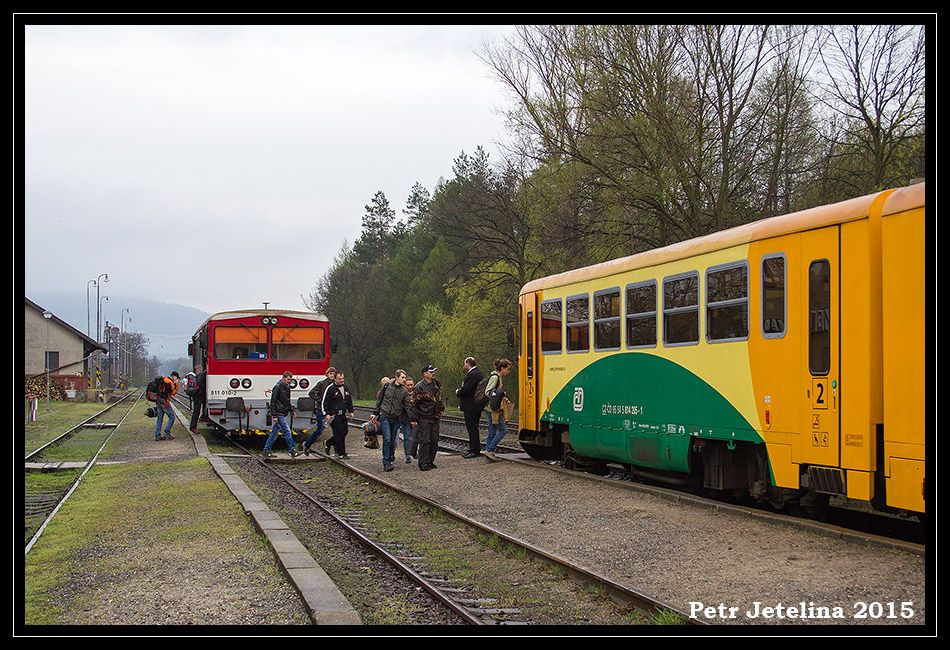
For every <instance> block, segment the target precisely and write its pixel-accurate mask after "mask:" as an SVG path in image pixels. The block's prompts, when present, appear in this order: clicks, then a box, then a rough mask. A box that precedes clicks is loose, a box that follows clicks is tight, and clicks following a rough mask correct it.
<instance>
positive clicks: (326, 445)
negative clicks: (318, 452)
mask: <svg viewBox="0 0 950 650" xmlns="http://www.w3.org/2000/svg"><path fill="white" fill-rule="evenodd" d="M323 446H324V447H326V450H327V453H328V454H329V453H330V441H329V440H327V441H326V442H325V443H323Z"/></svg>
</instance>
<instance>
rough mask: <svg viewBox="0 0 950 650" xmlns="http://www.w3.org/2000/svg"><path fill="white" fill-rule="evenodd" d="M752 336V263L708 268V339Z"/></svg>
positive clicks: (734, 263) (719, 340) (741, 338)
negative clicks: (750, 303) (750, 284)
mask: <svg viewBox="0 0 950 650" xmlns="http://www.w3.org/2000/svg"><path fill="white" fill-rule="evenodd" d="M748 338H749V264H748V262H745V261H743V262H732V263H730V264H723V265H721V266H714V267H711V268H709V269H707V270H706V340H707V341H711V342H713V341H714V342H720V343H721V342H724V341H744V340H746V339H748Z"/></svg>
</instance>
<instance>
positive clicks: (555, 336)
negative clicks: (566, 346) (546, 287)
mask: <svg viewBox="0 0 950 650" xmlns="http://www.w3.org/2000/svg"><path fill="white" fill-rule="evenodd" d="M561 320H562V319H561V299H560V298H558V299H557V300H545V301H544V302H542V303H541V353H542V354H560V353H561Z"/></svg>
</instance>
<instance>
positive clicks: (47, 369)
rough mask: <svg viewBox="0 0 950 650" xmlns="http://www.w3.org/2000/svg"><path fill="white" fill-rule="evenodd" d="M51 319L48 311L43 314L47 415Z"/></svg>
mask: <svg viewBox="0 0 950 650" xmlns="http://www.w3.org/2000/svg"><path fill="white" fill-rule="evenodd" d="M52 317H53V313H52V312H50V311H44V312H43V318H45V319H46V412H47V413H49V319H51V318H52Z"/></svg>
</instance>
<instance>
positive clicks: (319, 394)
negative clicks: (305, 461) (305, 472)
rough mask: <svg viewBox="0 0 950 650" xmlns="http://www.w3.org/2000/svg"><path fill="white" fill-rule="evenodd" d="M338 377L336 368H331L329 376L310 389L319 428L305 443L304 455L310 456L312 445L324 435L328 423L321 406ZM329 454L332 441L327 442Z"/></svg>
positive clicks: (315, 429) (328, 371) (328, 372)
mask: <svg viewBox="0 0 950 650" xmlns="http://www.w3.org/2000/svg"><path fill="white" fill-rule="evenodd" d="M335 376H336V368H334V367H333V366H330V367H329V368H327V376H326V378H325V379H321V380H320V381H318V382H317V383H316V385H315V386H314V387H313V388H311V389H310V392H309V393H307V394H308V395H309V396H310V399H312V400H313V403H314V407H313V409H314V411H315V413H314V414H313V416H314V417H315V418H316V420H317V426H316V428H314V430H313V432H312V433H311V434H310V437H309V438H307V441H306V442H304V443H303V453H304V454H306V455H307V456H309V455H310V445H312V444H313V443H315V442H316V441H317V438H319V437H320V434H321V433H323V430H324V429H325V428H326V426H327V423H326V420H325V419H324V415H323V411H321V410H320V409H321V404H322V402H323V393H324V392H326V390H327V386H329V385H330V384H332V383H333V378H334V377H335ZM326 449H327V453H330V441H329V440H327V446H326Z"/></svg>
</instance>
